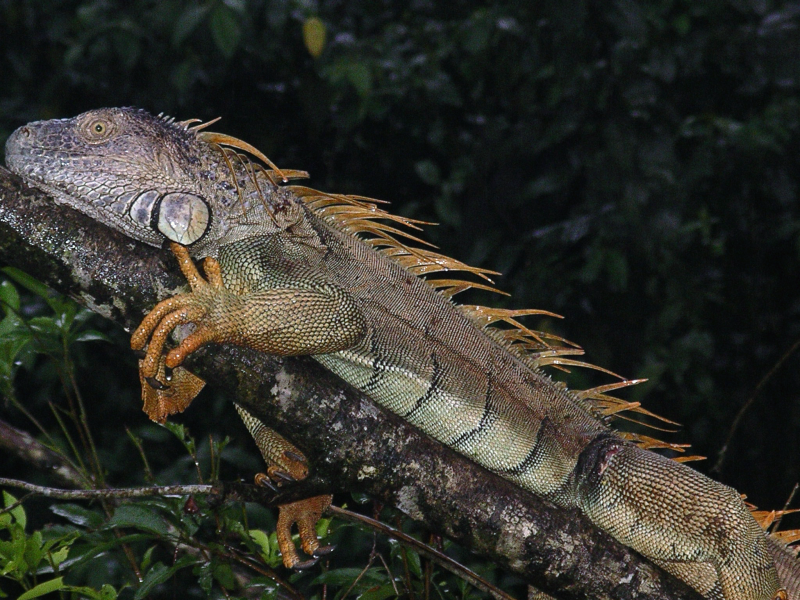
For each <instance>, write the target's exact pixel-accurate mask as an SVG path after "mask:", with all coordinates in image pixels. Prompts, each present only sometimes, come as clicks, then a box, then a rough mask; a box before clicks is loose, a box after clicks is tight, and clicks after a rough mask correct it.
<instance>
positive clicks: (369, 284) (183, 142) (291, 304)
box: [6, 109, 795, 600]
mask: <svg viewBox="0 0 800 600" xmlns="http://www.w3.org/2000/svg"><path fill="white" fill-rule="evenodd" d="M206 139H208V138H206ZM6 160H7V164H8V166H9V168H10V169H11V170H13V171H15V172H16V173H18V174H20V175H21V176H22V177H24V178H25V179H26V180H27V181H28V182H29V183H31V184H32V185H35V186H37V187H40V188H42V189H44V190H46V191H48V192H50V193H52V194H54V195H55V196H56V197H57V198H58V199H59V200H60V201H62V202H64V203H66V204H69V205H70V206H72V207H74V208H76V209H78V210H81V211H83V212H85V213H87V214H89V215H90V216H92V217H93V218H95V219H97V220H98V221H100V222H102V223H104V224H106V225H108V226H110V227H113V228H115V229H118V230H120V231H122V232H123V233H125V234H127V235H129V236H130V237H132V238H135V239H138V240H141V241H143V242H146V243H149V244H152V245H157V246H160V245H161V244H162V243H163V241H164V238H165V237H167V238H169V239H170V240H172V241H173V242H177V243H179V244H181V245H183V246H188V248H189V252H190V253H191V255H192V256H193V257H195V258H202V257H211V258H213V259H216V260H217V261H218V262H219V266H220V268H221V282H220V285H195V284H194V283H193V285H192V287H193V290H194V291H193V293H192V294H190V295H187V296H183V297H178V298H176V299H174V300H172V301H167V303H168V304H166V305H165V306H164V307H162V306H161V305H159V307H158V308H157V309H156V310H155V311H154V313H152V314H151V315H150V316H148V318H147V319H146V320H145V323H144V324H143V326H142V327H141V328H140V330H139V331H137V334H135V336H134V344H135V345H136V344H138V345H144V343H145V342H147V340H148V339H149V340H150V342H149V346H148V357H147V358H146V359H145V361H144V364H145V366H144V370H145V371H148V372H149V373H150V374H151V375H155V373H156V369H157V367H158V361H159V360H160V355H161V346H162V345H163V341H164V339H165V338H166V335H167V334H168V333H169V331H170V330H171V329H172V328H173V327H174V326H175V325H176V324H178V323H180V322H188V321H191V322H195V323H196V324H197V330H196V331H195V333H194V334H193V335H192V336H190V337H189V339H187V340H185V341H184V342H183V344H182V345H181V346H180V347H179V348H178V349H175V350H173V351H171V352H170V353H169V354H168V356H167V359H166V360H167V365H169V366H170V367H174V366H176V365H178V364H179V363H180V362H181V361H182V360H183V358H184V357H185V355H186V354H187V353H189V352H190V351H191V350H192V349H193V348H195V347H197V346H199V345H200V344H202V343H205V342H208V341H217V342H231V343H238V344H242V345H247V346H251V347H253V348H256V349H259V350H262V351H265V352H270V353H276V354H283V355H299V354H311V355H314V358H316V360H318V361H319V362H320V363H321V364H323V365H324V366H325V367H327V368H328V369H330V370H331V371H333V372H334V373H336V374H337V375H338V376H340V377H342V378H343V379H344V380H346V381H347V382H349V383H350V384H352V385H353V386H355V387H356V388H358V389H360V390H362V391H364V392H366V393H368V394H369V395H370V396H371V397H372V398H374V399H375V400H376V401H377V402H379V403H380V404H382V405H384V406H385V407H387V408H388V409H390V410H392V411H393V412H395V413H397V414H399V415H401V416H403V417H404V418H406V419H407V420H408V421H410V422H411V423H413V424H414V425H416V426H417V427H419V428H420V429H422V430H423V431H425V432H426V433H427V434H429V435H431V436H432V437H434V438H436V439H437V440H439V441H441V442H443V443H445V444H447V445H449V446H451V447H452V448H454V449H456V450H457V451H459V452H461V453H462V454H464V455H466V456H468V457H469V458H471V459H472V460H474V461H476V462H478V463H479V464H481V465H483V466H485V467H486V468H488V469H490V470H492V471H494V472H496V473H499V474H500V475H502V476H503V477H506V478H507V479H509V480H511V481H513V482H515V483H516V484H518V485H520V486H521V487H523V488H525V489H527V490H529V491H531V492H533V493H534V494H537V495H539V496H541V497H544V498H546V499H548V500H550V501H552V502H553V503H555V504H557V505H559V506H562V507H568V508H569V507H578V508H579V509H580V510H581V511H583V512H584V513H585V514H586V515H587V516H588V517H589V519H591V520H592V521H593V522H594V523H595V524H596V525H597V526H598V527H600V528H601V529H603V530H605V531H607V532H609V533H610V534H611V535H613V536H614V537H616V538H617V539H618V540H620V541H621V542H623V543H624V544H627V545H629V546H630V547H632V548H634V549H635V550H637V551H638V552H640V553H641V554H643V555H645V556H647V557H649V558H650V559H652V560H653V561H654V562H656V563H657V564H659V565H660V566H662V567H663V568H665V569H666V570H668V571H670V572H672V573H673V574H675V575H677V576H678V577H680V578H682V579H684V580H686V581H687V582H689V583H690V585H692V586H694V587H696V588H697V589H698V590H699V591H700V592H701V593H703V594H704V595H706V596H707V597H709V598H720V599H722V598H724V599H725V600H756V599H759V600H760V599H764V600H766V599H769V598H773V597H774V596H775V594H776V592H777V590H778V588H779V581H778V575H777V573H776V569H775V566H774V563H773V559H772V558H771V556H770V548H771V546H770V547H768V544H767V539H766V536H765V534H764V532H763V531H762V530H761V529H760V527H759V526H758V525H757V524H756V522H755V521H754V520H753V518H752V516H751V515H750V513H749V511H748V510H747V508H746V507H745V506H744V504H743V502H742V501H741V499H740V497H739V495H738V494H737V493H736V492H735V491H734V490H732V489H731V488H728V487H726V486H724V485H721V484H719V483H717V482H714V481H712V480H711V479H708V478H707V477H705V476H703V475H701V474H699V473H697V472H696V471H694V470H692V469H690V468H689V467H687V466H685V465H683V464H679V463H676V462H674V461H671V460H668V459H665V458H664V457H662V456H660V455H657V454H654V453H651V452H648V451H645V450H642V449H640V448H638V447H636V446H634V445H632V444H630V443H628V442H626V441H624V440H622V439H621V438H619V437H617V436H616V435H615V434H614V433H613V431H611V430H610V429H609V428H608V427H607V426H606V425H605V424H604V423H603V422H602V420H600V419H599V418H597V417H596V416H595V415H594V414H593V412H592V410H591V408H590V407H589V406H588V405H587V404H586V403H584V402H582V401H581V400H579V399H578V398H577V396H576V395H575V394H574V393H573V392H571V391H569V390H567V389H566V388H564V387H563V386H561V385H558V384H556V383H554V382H553V381H551V379H550V378H549V377H548V376H547V375H545V374H544V373H543V372H541V371H540V370H539V369H538V368H536V367H535V366H533V365H532V364H530V363H529V362H526V361H524V360H522V359H521V358H520V357H519V356H517V355H516V354H514V353H513V352H510V351H509V350H508V348H507V347H505V346H504V345H503V344H500V343H498V342H497V341H496V340H495V339H494V338H493V337H492V336H491V335H489V334H488V333H487V332H486V331H485V330H484V329H482V328H481V327H479V326H477V325H476V324H475V322H474V321H472V320H471V319H469V318H467V317H466V316H465V315H464V314H463V313H462V312H461V311H459V310H458V309H457V308H456V307H455V305H453V304H452V303H451V302H450V301H449V300H448V299H446V298H445V297H443V296H442V295H441V294H439V293H437V292H436V291H435V290H434V289H432V288H431V287H430V286H429V285H427V284H426V283H425V282H424V281H423V280H421V279H419V278H417V277H415V276H414V275H412V274H411V273H410V272H409V271H408V270H406V269H404V268H403V267H401V266H400V265H398V264H397V263H395V262H393V261H392V260H390V259H389V258H387V257H386V256H385V255H384V254H381V253H379V252H377V251H375V250H374V249H373V248H371V247H370V246H368V245H366V244H364V243H363V242H362V241H360V240H359V239H358V238H356V237H355V236H353V235H352V234H350V233H347V232H345V231H343V230H341V229H339V228H337V227H336V226H335V225H333V224H331V222H330V221H329V220H326V219H323V218H321V217H320V216H318V215H317V214H315V213H314V212H313V211H312V210H311V209H310V208H308V207H307V206H306V205H305V204H304V203H303V202H302V201H301V200H300V199H299V198H298V197H297V195H296V194H295V193H294V192H293V191H292V188H286V187H277V186H276V185H274V183H273V182H272V181H270V179H269V177H267V176H266V175H265V174H264V173H263V171H256V170H252V167H251V166H249V162H248V161H247V160H246V159H243V160H238V159H233V160H231V159H230V158H226V157H225V156H224V155H223V151H222V150H221V149H220V148H219V146H217V145H216V144H211V143H208V142H207V141H205V140H204V139H202V136H198V135H197V133H196V132H195V131H191V130H188V129H187V127H186V126H185V125H184V124H180V123H172V122H171V121H168V120H164V119H162V118H158V117H153V116H151V115H149V114H147V113H145V112H143V111H138V110H134V109H101V110H98V111H91V112H89V113H85V114H83V115H80V116H78V117H75V118H74V119H65V120H56V121H43V122H36V123H31V124H29V125H27V126H25V127H22V128H20V129H18V130H17V131H16V132H14V134H12V136H11V137H10V138H9V140H8V142H7V145H6ZM234 178H235V179H234ZM212 266H213V264H212ZM185 272H186V270H185ZM201 283H202V282H201ZM162 304H163V303H162ZM174 311H176V312H174ZM151 335H152V338H150V336H151ZM137 336H138V338H137ZM137 340H138V341H137ZM251 430H252V427H251ZM262 449H263V448H262ZM791 593H792V594H794V593H795V592H794V591H792V592H791Z"/></svg>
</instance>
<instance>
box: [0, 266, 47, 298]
mask: <svg viewBox="0 0 800 600" xmlns="http://www.w3.org/2000/svg"><path fill="white" fill-rule="evenodd" d="M0 271H2V272H3V273H5V274H6V275H7V276H8V277H9V278H10V279H13V280H14V281H16V282H17V283H18V284H20V285H21V286H22V287H24V288H25V289H26V290H28V291H29V292H33V293H34V294H36V295H37V296H41V297H42V298H45V299H47V298H48V296H51V295H52V292H51V291H50V288H48V287H47V286H46V285H45V284H43V283H42V282H41V281H39V280H38V279H35V278H34V277H31V276H30V275H28V274H27V273H25V272H24V271H20V270H19V269H16V268H14V267H4V268H2V269H0Z"/></svg>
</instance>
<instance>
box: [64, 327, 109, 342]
mask: <svg viewBox="0 0 800 600" xmlns="http://www.w3.org/2000/svg"><path fill="white" fill-rule="evenodd" d="M73 341H75V342H95V341H99V342H111V338H109V337H108V336H107V335H106V334H105V333H101V332H99V331H96V330H94V329H89V330H88V331H83V332H81V333H79V334H78V335H76V336H75V338H74V339H73Z"/></svg>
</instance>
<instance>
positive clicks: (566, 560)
mask: <svg viewBox="0 0 800 600" xmlns="http://www.w3.org/2000/svg"><path fill="white" fill-rule="evenodd" d="M0 261H2V262H5V263H7V264H10V265H13V266H16V267H18V268H20V269H23V270H25V271H26V272H28V273H31V274H32V275H34V276H36V277H38V278H39V279H41V280H42V281H44V282H45V283H46V284H48V285H50V286H51V287H53V288H54V289H56V290H58V291H60V292H62V293H65V294H68V295H70V296H72V297H73V298H75V299H77V300H78V301H79V302H80V303H82V304H84V305H86V306H88V307H90V308H92V309H93V310H95V311H97V312H99V313H100V314H102V315H104V316H106V317H108V318H110V319H112V320H114V321H115V322H117V323H119V324H121V325H122V326H124V327H126V328H127V329H129V330H130V328H131V327H132V326H135V325H136V324H138V322H139V321H140V320H141V318H142V316H143V315H144V314H145V312H146V311H147V309H148V308H151V307H152V306H153V304H154V303H155V302H156V301H158V300H160V299H163V298H165V297H167V296H169V295H171V294H174V293H175V291H176V290H177V289H178V288H179V287H181V286H182V285H183V283H184V282H183V280H182V277H181V275H180V273H179V272H178V269H177V266H176V265H175V263H174V260H173V258H172V256H171V255H170V254H169V253H168V252H166V251H160V250H157V249H155V248H151V247H147V246H145V245H143V244H139V243H136V242H132V241H131V240H130V239H127V238H125V237H123V236H122V235H120V234H117V233H115V232H113V231H111V230H108V229H106V228H104V227H102V226H100V225H99V224H97V223H96V222H94V221H92V220H91V219H89V218H88V217H85V216H83V215H81V214H78V213H76V212H74V211H72V210H70V209H67V208H66V207H62V206H58V205H56V204H54V202H53V200H52V199H50V198H48V196H47V195H46V194H44V193H42V192H39V191H37V190H31V189H29V188H26V187H25V186H24V185H23V184H22V183H21V182H20V180H19V179H18V178H17V177H15V176H13V175H11V174H10V173H8V171H6V170H5V169H2V168H0ZM192 367H193V370H195V372H197V374H198V375H200V376H202V377H204V378H205V379H206V380H208V381H213V382H215V384H216V385H222V386H224V389H225V390H226V391H227V393H228V394H229V395H230V398H231V399H232V400H234V401H236V402H239V403H241V404H242V405H243V406H245V407H246V408H247V410H249V411H250V412H252V413H253V414H255V415H256V416H258V417H259V418H261V419H262V420H264V421H265V422H267V423H270V424H271V426H273V427H274V428H275V429H276V430H277V431H279V432H280V433H282V434H284V435H286V436H287V437H288V438H289V439H291V440H292V441H293V442H294V443H296V444H297V446H298V447H300V448H301V449H302V450H303V452H305V453H306V455H307V456H308V457H309V459H310V462H311V465H312V472H313V476H312V477H313V479H312V480H311V481H310V482H308V483H309V484H310V485H311V487H314V486H319V488H320V489H325V490H334V491H336V490H345V489H347V490H354V489H358V490H362V491H365V492H368V493H370V494H373V495H375V496H377V497H379V498H381V499H383V500H385V501H387V502H389V503H391V504H393V505H395V506H397V507H399V508H400V509H401V510H403V511H404V512H406V513H407V514H409V515H410V516H411V517H413V518H415V519H418V520H420V521H423V522H424V523H425V524H426V525H427V526H428V527H429V528H430V529H431V530H434V531H438V532H441V533H443V534H445V535H447V536H449V537H451V538H452V539H454V540H456V541H458V542H459V543H461V544H463V545H465V546H468V547H470V548H473V549H474V550H475V551H476V552H479V553H481V554H483V555H485V556H487V557H489V558H490V559H491V560H493V561H495V562H496V563H498V564H500V565H502V566H503V567H505V568H507V569H509V570H511V571H514V572H516V573H519V574H520V575H522V576H523V577H524V578H525V579H526V580H528V581H529V582H530V583H531V584H533V585H535V586H537V587H539V588H541V589H543V590H545V591H547V592H549V593H551V594H554V595H558V597H563V598H619V599H626V598H653V599H656V598H658V599H661V598H663V599H666V598H694V599H697V598H700V596H699V595H698V594H697V593H695V592H693V591H692V590H690V589H688V588H687V587H686V585H685V584H683V583H681V582H679V581H678V580H676V579H674V578H672V577H670V576H669V575H667V574H665V573H663V572H662V571H660V570H659V569H657V568H655V567H654V566H652V565H651V564H649V563H647V562H646V561H644V559H642V558H641V557H639V556H638V555H636V554H635V553H634V552H632V551H631V550H630V549H627V548H625V547H622V546H621V545H620V544H619V543H618V542H616V541H614V540H613V539H612V538H610V537H609V536H608V535H606V534H604V533H602V532H600V531H598V530H597V529H595V528H594V527H593V526H592V525H591V524H590V523H589V522H588V521H587V520H586V519H585V518H584V517H583V516H582V515H580V514H579V513H578V512H576V511H564V510H560V509H557V508H555V507H553V506H551V505H549V504H547V503H545V502H542V501H540V500H539V499H538V498H535V497H534V496H532V495H531V494H529V493H527V492H525V491H523V490H522V489H520V488H517V487H515V486H513V485H512V484H510V483H508V482H506V481H504V480H503V479H501V478H499V477H497V476H494V475H492V474H491V473H489V472H487V471H485V470H484V469H482V468H481V467H479V466H477V465H475V464H474V463H472V462H470V461H468V460H466V459H464V458H462V457H461V456H459V455H458V454H456V453H455V452H453V451H451V450H449V449H448V448H446V447H444V446H442V445H441V444H438V443H436V442H434V441H432V440H431V439H429V438H427V437H425V436H424V435H422V434H421V433H419V432H418V431H416V430H415V429H414V428H413V427H411V426H410V425H408V424H407V423H405V422H404V421H403V420H402V419H400V418H399V417H396V416H394V415H392V414H390V413H388V412H387V411H384V410H382V409H380V408H379V407H377V406H376V405H375V404H374V403H373V402H372V401H371V400H369V398H368V397H366V396H364V395H363V394H360V393H359V392H357V391H355V390H354V389H352V388H350V387H349V386H348V385H346V384H345V383H343V382H342V381H341V380H339V379H337V378H336V377H334V376H333V375H332V374H330V373H328V372H327V371H325V370H324V369H322V368H321V367H320V366H319V365H317V364H316V363H315V362H314V361H312V360H311V359H308V358H297V359H283V360H278V359H276V358H274V357H269V356H265V355H263V354H259V353H256V352H253V351H249V350H243V349H241V348H234V347H225V346H222V347H213V348H210V349H209V350H207V351H205V352H202V353H199V355H198V356H197V357H196V359H195V360H194V361H193V365H192ZM190 410H195V411H197V410H202V398H200V399H199V400H198V401H196V402H195V403H194V406H193V407H191V408H190ZM142 418H144V415H143V417H142ZM303 488H304V490H308V489H309V487H308V486H306V485H304V486H303Z"/></svg>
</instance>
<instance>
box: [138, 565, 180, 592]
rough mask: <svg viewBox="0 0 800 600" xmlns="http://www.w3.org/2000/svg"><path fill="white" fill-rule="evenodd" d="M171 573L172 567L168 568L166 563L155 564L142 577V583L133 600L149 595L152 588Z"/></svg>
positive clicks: (162, 581)
mask: <svg viewBox="0 0 800 600" xmlns="http://www.w3.org/2000/svg"><path fill="white" fill-rule="evenodd" d="M170 575H171V573H170V569H168V568H167V566H166V565H165V564H163V563H160V562H157V563H156V564H154V565H153V567H152V568H151V569H150V570H149V571H148V572H147V574H146V575H145V576H144V578H143V579H142V585H141V586H139V589H138V590H136V595H135V596H134V597H133V600H142V598H145V597H147V595H148V594H149V593H150V590H152V589H153V588H154V587H155V586H157V585H158V584H160V583H164V582H165V581H166V580H167V579H169V578H170Z"/></svg>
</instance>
